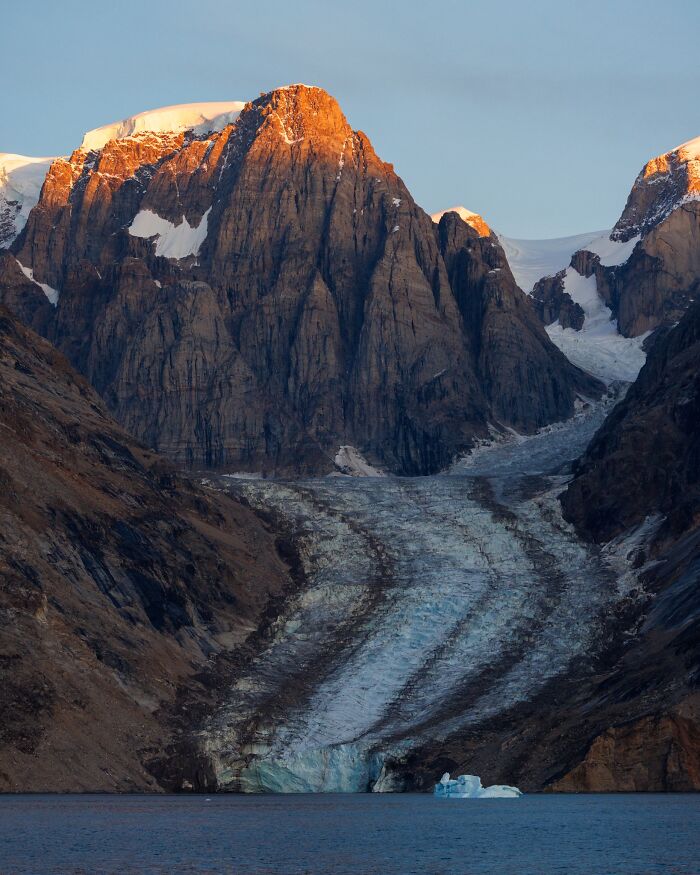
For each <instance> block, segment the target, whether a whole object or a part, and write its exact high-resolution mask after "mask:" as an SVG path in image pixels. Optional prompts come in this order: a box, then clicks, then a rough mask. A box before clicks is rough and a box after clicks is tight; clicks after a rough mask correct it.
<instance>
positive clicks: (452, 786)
mask: <svg viewBox="0 0 700 875" xmlns="http://www.w3.org/2000/svg"><path fill="white" fill-rule="evenodd" d="M434 795H435V796H438V797H439V798H440V799H516V798H517V797H518V796H522V795H523V794H522V793H521V792H520V790H518V788H517V787H509V786H508V785H507V784H492V785H491V786H490V787H482V786H481V778H480V777H479V776H478V775H460V776H459V778H457V780H456V781H455V780H454V779H453V778H450V773H449V772H445V774H444V775H443V776H442V778H440V781H439V783H437V784H436V785H435V794H434Z"/></svg>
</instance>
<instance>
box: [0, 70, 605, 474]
mask: <svg viewBox="0 0 700 875" xmlns="http://www.w3.org/2000/svg"><path fill="white" fill-rule="evenodd" d="M445 221H446V224H445V225H444V226H443V223H441V224H440V226H439V227H438V228H437V231H436V229H435V228H434V227H433V223H432V222H431V220H430V218H429V217H428V216H427V215H426V214H425V213H424V212H423V211H422V210H421V209H420V208H419V207H418V206H417V205H416V204H415V203H414V201H413V199H412V198H411V195H410V193H409V192H408V191H407V189H406V187H405V186H404V184H403V182H402V181H401V180H400V179H399V178H398V177H397V176H396V174H395V173H394V171H393V168H392V167H391V165H389V164H386V163H384V162H382V161H381V160H380V159H379V158H378V157H377V155H376V154H375V152H374V150H373V149H372V146H371V144H370V142H369V140H368V139H367V137H366V136H365V135H364V134H362V133H361V132H355V131H353V130H352V129H351V128H350V127H349V125H348V123H347V121H346V119H345V117H344V116H343V114H342V112H341V110H340V108H339V107H338V105H337V103H336V102H335V101H334V100H333V99H332V98H331V97H330V96H329V95H327V94H326V93H325V92H324V91H323V90H321V89H318V88H308V87H305V86H291V87H289V88H285V89H280V90H277V91H274V92H271V93H270V94H267V95H264V96H262V97H261V98H259V99H258V100H256V101H254V102H252V103H250V104H247V105H246V106H245V108H244V109H243V111H242V112H241V114H240V116H239V117H238V119H237V120H236V121H235V123H232V124H228V125H226V126H225V127H224V128H223V129H222V130H220V131H216V132H214V133H210V134H198V133H195V132H194V131H184V132H183V131H180V132H177V133H166V132H160V133H140V134H134V135H132V136H128V137H125V138H122V139H113V140H110V141H108V142H107V143H106V144H105V145H104V146H103V147H102V148H101V149H97V150H93V151H86V150H85V149H80V150H77V151H76V152H74V153H73V155H72V156H71V157H70V159H69V160H59V161H56V162H55V163H54V164H53V165H52V167H51V170H50V172H49V174H48V176H47V178H46V182H45V184H44V188H43V190H42V196H41V200H40V202H39V204H38V205H37V206H36V207H35V209H34V210H33V211H32V213H31V215H30V217H29V220H28V222H27V226H26V228H25V230H24V232H23V233H22V235H21V236H20V238H19V239H18V241H17V242H16V244H15V246H14V249H13V251H14V253H15V255H16V256H17V258H18V259H19V261H20V262H21V264H22V265H24V266H25V267H31V268H32V269H33V271H34V278H35V279H36V280H38V281H40V282H42V283H45V284H48V286H50V287H51V288H52V289H56V290H58V292H59V293H60V296H59V300H58V305H57V307H56V311H55V314H54V316H53V318H52V319H51V321H50V324H48V325H47V326H46V328H45V333H46V335H47V336H48V337H49V338H50V339H51V340H52V341H53V342H54V343H56V345H57V346H59V348H61V349H62V350H63V351H64V352H65V353H66V354H67V355H68V357H69V358H70V360H71V361H72V362H73V363H74V364H75V365H76V366H77V367H78V368H79V369H80V370H81V371H82V372H83V373H84V374H85V375H86V376H87V377H88V379H89V380H90V381H91V382H92V383H93V385H94V386H95V387H96V388H97V389H98V391H99V392H100V393H101V394H102V396H103V397H104V398H105V399H106V401H107V403H108V404H109V406H110V408H111V410H112V411H113V412H114V413H115V414H116V416H117V417H118V419H119V421H120V422H121V423H123V424H124V425H126V426H127V428H128V429H129V430H130V431H131V432H132V433H133V434H134V435H136V436H137V437H138V438H140V439H142V440H144V441H146V442H147V443H149V444H150V445H151V446H153V447H154V448H156V449H158V450H161V451H163V452H165V453H167V454H168V455H169V456H171V457H172V458H174V459H176V460H177V461H178V462H181V463H186V464H188V465H192V466H207V467H208V466H222V467H229V468H245V469H248V470H266V471H270V470H277V471H284V470H297V471H299V470H301V471H327V470H330V469H332V468H333V462H332V460H333V458H334V456H335V454H336V452H337V449H338V447H339V446H340V445H354V446H356V447H358V448H359V449H360V450H361V451H362V452H363V453H364V455H366V456H367V458H368V459H369V460H370V461H371V462H373V463H375V464H380V465H383V466H386V467H388V468H390V469H392V470H394V471H400V472H406V473H419V472H428V471H435V470H437V469H439V468H441V467H443V466H445V465H446V464H448V463H449V461H450V460H451V459H452V458H453V456H454V455H455V454H456V453H459V452H461V451H463V450H464V449H466V448H468V447H469V446H470V445H471V444H472V442H473V439H474V438H475V437H478V436H483V435H485V434H486V433H487V429H488V426H489V423H493V424H495V425H496V426H497V427H498V426H499V425H502V426H508V427H514V428H518V429H523V430H532V429H534V428H537V427H538V426H541V425H544V424H545V423H548V422H551V421H553V420H556V419H561V418H564V417H566V416H568V415H571V413H572V412H573V409H574V403H575V400H576V397H577V396H578V395H586V396H591V395H595V394H596V393H598V392H599V391H600V387H599V385H598V384H597V383H596V382H595V381H593V380H591V379H590V378H588V377H586V376H585V375H583V374H582V373H581V372H580V371H578V370H577V369H576V368H575V367H573V366H572V365H570V364H569V362H568V361H566V360H565V359H564V358H563V357H562V356H560V355H559V354H558V353H557V351H556V350H555V349H554V347H553V346H552V344H551V343H549V341H548V339H547V338H546V336H545V335H544V334H543V333H542V332H541V331H540V329H539V326H538V325H537V324H536V323H535V320H534V319H533V318H532V317H531V312H530V304H529V302H528V301H526V300H525V298H524V297H523V296H522V295H521V293H520V292H519V290H518V289H517V288H516V287H515V285H514V283H513V280H512V276H511V275H510V272H509V271H508V269H507V264H506V263H505V260H504V259H503V256H502V251H501V250H500V246H499V244H498V242H497V240H496V238H495V237H493V236H491V235H490V234H489V232H488V228H480V229H478V230H473V229H471V228H469V227H468V226H467V225H464V230H462V231H460V232H459V233H457V232H455V231H454V220H452V219H448V220H445ZM488 249H491V250H493V252H487V250H488ZM448 262H449V267H448ZM465 274H466V275H465ZM8 303H10V305H13V302H12V301H8ZM24 309H26V307H25V308H24ZM516 378H517V379H518V380H520V381H521V382H520V383H517V382H514V380H515V379H516ZM518 386H521V387H522V391H520V389H519V388H518Z"/></svg>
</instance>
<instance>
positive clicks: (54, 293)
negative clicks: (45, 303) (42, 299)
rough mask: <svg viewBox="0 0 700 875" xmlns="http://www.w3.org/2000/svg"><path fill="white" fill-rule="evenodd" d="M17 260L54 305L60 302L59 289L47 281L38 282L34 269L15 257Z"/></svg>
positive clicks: (27, 275) (23, 270)
mask: <svg viewBox="0 0 700 875" xmlns="http://www.w3.org/2000/svg"><path fill="white" fill-rule="evenodd" d="M15 261H16V262H17V264H18V265H19V266H20V269H21V271H22V273H23V274H24V275H25V276H26V277H27V279H29V280H31V281H32V282H33V283H34V285H35V286H39V288H40V289H41V290H42V292H43V293H44V294H45V295H46V297H47V298H48V299H49V303H51V304H53V306H54V307H55V306H56V304H58V296H59V292H58V289H54V288H52V287H51V286H50V285H48V284H47V283H40V282H38V280H35V279H34V271H33V270H32V268H31V267H25V266H24V265H23V264H22V262H21V261H19V259H15Z"/></svg>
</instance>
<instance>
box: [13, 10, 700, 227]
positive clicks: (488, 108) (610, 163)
mask: <svg viewBox="0 0 700 875" xmlns="http://www.w3.org/2000/svg"><path fill="white" fill-rule="evenodd" d="M2 30H3V41H2V42H3V46H2V51H0V81H1V82H3V83H4V85H3V89H2V94H3V97H2V103H3V107H4V109H3V111H2V113H0V151H3V152H17V153H20V154H27V155H54V154H66V153H69V152H70V151H71V150H72V149H73V148H75V147H76V146H77V145H78V144H79V143H80V140H81V137H82V134H83V132H84V131H86V130H90V129H91V128H94V127H98V126H100V125H102V124H106V123H108V122H112V121H116V120H118V119H121V118H124V117H126V116H130V115H133V114H135V113H137V112H141V111H143V110H146V109H153V108H156V107H159V106H166V105H168V104H173V103H189V102H194V101H212V100H250V99H253V98H255V97H257V96H258V94H259V93H260V92H263V91H268V90H270V89H272V88H274V87H276V86H279V85H285V84H289V83H293V82H304V83H306V84H308V85H320V86H322V87H323V88H325V89H326V90H327V91H329V92H330V93H331V94H333V95H334V96H335V97H336V98H337V99H338V101H339V102H340V105H341V107H342V108H343V111H344V112H345V115H346V116H347V118H348V120H349V122H350V124H351V125H352V126H353V128H355V129H359V130H362V131H364V132H365V133H366V134H367V135H368V136H369V137H370V139H371V141H372V143H373V144H374V147H375V149H376V150H377V152H378V153H379V155H380V156H381V157H382V158H383V159H384V160H385V161H390V162H392V163H393V164H394V167H395V169H396V170H397V172H398V173H399V174H400V175H401V176H402V177H403V179H404V181H405V182H406V184H407V186H408V188H409V189H410V191H411V192H412V194H413V196H414V198H415V199H416V201H417V202H418V203H419V204H420V205H421V206H422V207H423V208H424V209H426V210H427V211H428V212H435V211H437V210H440V209H445V208H446V207H449V206H454V205H457V204H463V205H464V206H466V207H467V208H469V209H471V210H474V211H475V212H479V213H481V214H482V215H483V216H484V217H485V219H486V220H487V221H488V222H489V224H490V225H491V226H492V227H493V228H495V229H497V230H498V231H499V232H501V233H503V234H506V235H508V236H511V237H520V238H537V237H556V236H564V235H568V234H574V233H578V232H584V231H589V230H598V229H603V228H609V227H611V226H612V225H613V224H614V223H615V221H616V220H617V218H618V216H619V214H620V213H621V212H622V209H623V207H624V204H625V200H626V198H627V194H628V193H629V189H630V186H631V185H632V183H633V181H634V178H635V176H636V175H637V173H638V172H639V170H640V168H641V166H642V165H643V163H644V162H645V161H646V160H648V159H649V158H651V157H653V156H655V155H657V154H659V153H661V152H664V151H667V150H668V149H670V148H672V147H673V146H676V145H678V144H680V143H682V142H684V141H686V140H688V139H691V138H693V137H696V136H699V135H700V99H699V98H700V65H699V64H698V63H697V38H698V34H700V2H698V0H665V2H664V3H660V2H659V0H654V2H648V0H633V2H632V0H586V2H583V0H576V2H573V0H499V2H486V0H481V2H473V0H441V2H439V3H427V2H425V0H403V2H386V0H374V2H367V0H352V2H347V0H345V2H342V3H340V2H335V0H293V2H292V0H286V2H278V0H258V2H232V0H229V2H225V0H190V2H183V0H119V2H115V0H90V2H84V0H62V2H60V3H59V2H56V0H4V2H3V14H2Z"/></svg>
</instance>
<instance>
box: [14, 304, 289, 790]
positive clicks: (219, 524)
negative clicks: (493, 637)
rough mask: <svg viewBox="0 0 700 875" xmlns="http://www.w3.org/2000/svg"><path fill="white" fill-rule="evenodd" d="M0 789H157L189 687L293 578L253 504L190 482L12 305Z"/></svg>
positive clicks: (238, 639)
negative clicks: (182, 691) (130, 432)
mask: <svg viewBox="0 0 700 875" xmlns="http://www.w3.org/2000/svg"><path fill="white" fill-rule="evenodd" d="M0 427H1V428H2V435H3V437H2V441H0V530H1V532H2V534H1V535H0V618H1V620H2V623H1V630H2V631H1V632H0V712H1V713H2V715H3V719H2V721H0V789H2V790H4V791H8V790H9V791H19V790H21V791H24V792H27V791H62V792H69V791H70V792H75V791H81V790H92V791H96V790H100V791H117V790H118V791H124V790H146V789H148V790H158V789H159V786H158V784H157V782H156V781H155V780H154V778H153V776H152V775H151V774H150V773H149V771H148V764H149V763H150V761H151V760H152V759H153V758H154V757H156V756H157V755H158V754H159V753H161V752H162V751H163V750H164V749H165V747H166V745H168V744H169V743H170V742H171V740H172V739H171V728H170V725H169V723H168V722H167V720H166V715H167V711H168V708H169V706H170V704H171V703H172V702H173V700H174V698H175V694H176V691H177V689H178V686H185V687H187V686H188V685H194V687H196V688H201V687H202V682H201V681H198V682H195V681H194V675H195V673H196V672H198V671H200V670H201V669H202V668H203V667H204V666H205V664H206V663H207V660H208V659H209V657H210V656H211V655H212V654H216V653H217V652H219V651H221V650H222V649H224V648H226V647H229V646H233V645H235V644H236V643H237V642H241V641H242V640H244V639H245V637H246V636H247V634H248V632H249V631H250V629H251V628H254V627H255V626H256V625H257V624H258V623H259V622H260V615H261V614H262V612H263V611H264V610H265V609H266V606H267V603H268V600H269V599H270V598H271V597H272V596H274V594H275V593H278V592H279V591H280V590H281V589H283V588H284V587H286V586H288V585H289V584H290V577H289V573H288V568H287V566H286V564H285V562H283V561H282V559H281V558H280V556H279V555H278V550H277V546H276V542H275V539H274V537H273V536H272V535H271V534H270V532H269V531H268V530H267V529H266V528H265V526H264V525H263V524H262V523H261V522H260V520H259V519H258V518H257V517H255V516H254V515H253V514H252V512H250V511H249V510H247V509H246V508H244V507H242V506H241V505H240V504H238V503H237V502H235V501H233V500H231V499H230V498H228V497H226V496H223V495H220V494H218V493H209V492H205V491H203V490H202V489H200V488H198V487H196V486H194V485H193V484H192V483H189V482H188V481H186V480H185V479H183V478H181V477H180V476H179V475H177V474H176V473H175V471H174V470H173V469H172V468H171V467H170V466H169V464H167V463H165V462H164V461H163V460H162V459H160V458H159V457H158V456H156V455H154V454H153V453H152V452H150V451H148V450H146V449H145V448H144V447H143V446H141V445H140V444H138V443H137V442H136V441H134V440H133V439H132V438H130V437H129V436H127V435H126V433H125V432H124V431H123V430H122V429H121V428H120V427H118V426H117V425H116V423H115V422H114V421H113V420H111V419H110V417H109V416H108V414H107V412H106V410H105V407H104V405H103V404H102V402H101V401H100V400H99V398H98V397H97V395H96V394H95V392H94V391H93V390H92V389H91V388H90V386H89V385H88V384H87V382H86V381H85V380H84V379H83V378H82V377H80V376H79V375H78V374H77V373H76V372H75V371H74V370H73V369H72V368H71V367H70V366H69V364H68V362H67V361H66V360H65V359H64V357H63V356H62V355H60V354H59V353H57V352H56V351H55V350H54V349H53V348H52V347H51V346H50V345H49V344H48V343H46V341H44V340H41V339H40V338H39V337H37V336H36V335H34V334H33V333H32V332H30V331H28V330H27V329H25V328H23V327H21V326H20V325H19V324H18V323H17V322H16V321H15V320H14V319H13V318H11V317H10V315H9V313H8V311H7V310H5V309H4V308H0Z"/></svg>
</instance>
